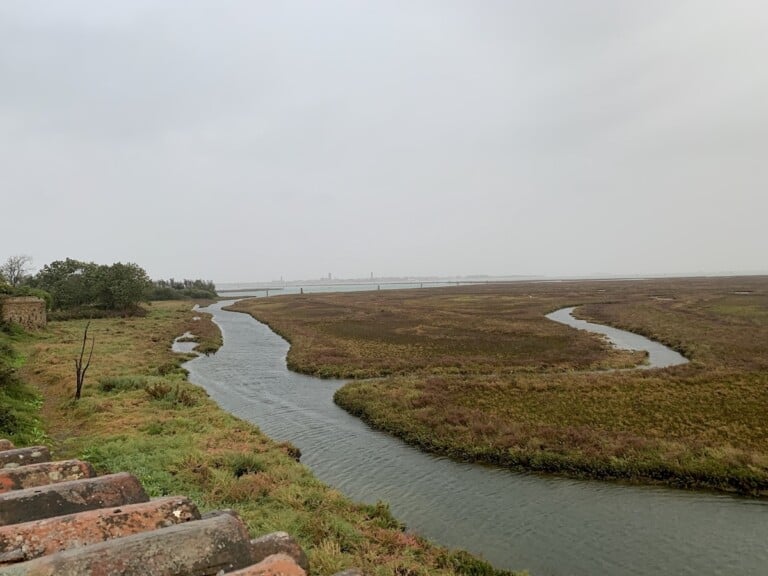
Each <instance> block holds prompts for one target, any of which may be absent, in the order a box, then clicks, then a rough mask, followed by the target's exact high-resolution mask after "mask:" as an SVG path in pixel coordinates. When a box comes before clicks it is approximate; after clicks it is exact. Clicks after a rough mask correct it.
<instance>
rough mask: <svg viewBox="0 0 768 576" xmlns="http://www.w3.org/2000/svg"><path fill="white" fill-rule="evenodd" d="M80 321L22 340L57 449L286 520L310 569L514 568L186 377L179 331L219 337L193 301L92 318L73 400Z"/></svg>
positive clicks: (420, 574)
mask: <svg viewBox="0 0 768 576" xmlns="http://www.w3.org/2000/svg"><path fill="white" fill-rule="evenodd" d="M195 318H197V319H195ZM84 325H85V322H84V321H66V322H51V323H49V325H48V328H47V330H46V331H44V332H41V333H38V334H37V335H34V336H28V337H26V338H25V339H23V340H22V341H20V342H19V344H18V349H19V351H20V352H21V353H23V355H24V356H25V357H26V364H25V365H24V367H23V369H22V371H21V373H22V376H23V378H24V380H26V381H27V382H28V383H29V384H30V385H33V386H34V387H35V388H36V389H37V390H38V391H39V392H40V394H41V397H42V398H44V402H43V405H42V414H41V415H42V421H43V422H44V423H45V432H46V433H47V434H48V437H47V438H35V440H36V441H43V442H46V443H48V444H50V445H52V447H53V448H54V455H55V456H56V457H59V458H67V457H83V458H85V459H87V460H90V461H91V462H92V463H94V465H96V466H97V468H98V469H99V471H100V472H102V473H107V472H116V471H121V470H126V471H129V472H132V473H133V474H135V475H136V476H138V477H139V479H140V480H141V481H142V484H143V485H144V487H145V488H146V489H147V491H148V492H149V493H150V495H152V496H162V495H172V494H186V495H189V496H190V497H192V498H193V499H194V500H195V501H196V503H197V504H198V505H199V506H200V507H201V508H203V509H205V510H210V509H221V508H235V509H236V510H237V511H238V512H239V513H240V515H241V516H242V518H243V519H244V520H245V522H246V523H247V524H248V526H249V528H250V530H251V533H252V535H258V534H263V533H267V532H273V531H279V530H285V531H288V532H290V533H291V534H293V535H294V536H296V538H298V539H299V540H300V542H301V543H302V545H303V546H304V547H305V549H306V550H307V552H308V555H309V557H310V563H311V566H312V574H318V575H323V574H331V573H335V572H337V571H340V570H342V569H345V568H348V567H351V566H358V567H361V568H362V569H363V570H364V571H365V573H366V574H371V575H372V576H403V575H408V576H428V575H433V574H434V575H442V576H449V575H469V574H472V575H483V576H504V575H511V574H512V573H511V572H508V571H503V570H495V569H493V568H492V567H491V566H489V565H488V564H487V563H485V562H482V561H480V560H478V559H477V558H474V557H472V556H470V555H469V554H467V553H465V552H460V551H459V552H457V551H449V550H446V549H444V548H440V547H437V546H434V545H432V544H430V543H429V542H427V541H425V540H424V539H422V538H420V537H418V536H416V535H413V534H409V533H406V532H405V531H404V529H403V527H402V526H401V525H400V524H399V523H398V522H397V520H395V519H394V518H393V517H392V516H391V514H390V513H389V508H388V507H387V506H386V504H378V505H362V504H355V503H353V502H350V501H349V500H348V499H346V498H345V497H343V496H342V495H341V494H340V493H339V492H337V491H335V490H332V489H331V488H329V487H328V486H326V485H325V484H323V483H321V482H320V481H318V480H317V479H316V478H315V477H314V476H313V475H312V474H311V472H310V471H309V470H308V469H307V468H306V467H304V466H302V465H301V464H299V463H298V462H296V460H295V458H296V456H297V450H296V448H295V447H293V446H291V445H289V444H285V443H283V444H278V443H275V442H274V441H272V440H270V439H269V438H267V437H266V436H264V435H263V434H262V433H261V432H260V431H259V429H258V428H257V427H256V426H253V425H251V424H249V423H247V422H244V421H243V420H240V419H238V418H235V417H234V416H231V415H229V414H227V413H226V412H224V411H223V410H221V409H220V408H219V407H218V406H217V405H216V404H215V403H214V402H213V401H212V400H210V399H209V398H208V396H207V395H206V393H205V391H204V390H202V389H201V388H199V387H197V386H194V385H192V384H190V383H189V382H187V381H186V373H185V371H184V370H183V369H182V368H180V363H181V361H182V360H183V356H182V357H180V355H178V354H173V353H172V352H171V350H170V345H171V342H172V341H173V339H174V338H175V337H177V336H179V335H181V334H184V333H185V332H187V331H189V332H192V333H193V334H195V335H196V336H197V337H198V339H199V340H200V348H202V349H203V350H206V351H212V350H215V349H217V348H218V347H219V346H220V344H221V335H220V333H219V330H218V328H217V327H216V326H215V325H214V324H213V323H212V322H211V321H210V317H209V316H207V315H205V314H200V313H198V312H193V311H191V310H190V303H189V302H186V303H183V302H162V303H154V304H153V305H152V306H151V307H150V308H149V310H148V311H147V314H146V315H145V316H144V317H134V318H103V319H95V320H93V321H92V322H91V328H90V332H89V333H90V334H93V335H94V336H95V339H96V345H95V350H94V356H93V362H92V365H91V368H90V370H89V372H88V377H87V379H86V382H85V386H84V389H83V397H82V398H81V399H80V400H79V401H74V400H72V396H73V393H74V370H73V365H72V359H73V357H74V356H75V355H76V353H77V352H78V351H79V349H80V348H79V347H80V344H81V340H82V333H83V327H84Z"/></svg>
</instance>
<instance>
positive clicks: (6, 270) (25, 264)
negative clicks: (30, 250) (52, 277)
mask: <svg viewBox="0 0 768 576" xmlns="http://www.w3.org/2000/svg"><path fill="white" fill-rule="evenodd" d="M30 270H32V257H31V256H25V255H23V254H20V255H18V256H11V257H10V258H8V260H6V261H5V264H3V265H2V266H0V276H2V277H3V278H4V279H5V281H6V282H8V284H10V285H11V286H18V285H20V284H21V283H22V281H23V280H24V279H25V278H27V276H29V274H28V272H29V271H30Z"/></svg>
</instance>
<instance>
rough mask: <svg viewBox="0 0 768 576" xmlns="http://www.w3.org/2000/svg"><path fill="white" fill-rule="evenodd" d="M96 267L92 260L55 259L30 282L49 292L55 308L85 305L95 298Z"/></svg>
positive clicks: (91, 302)
mask: <svg viewBox="0 0 768 576" xmlns="http://www.w3.org/2000/svg"><path fill="white" fill-rule="evenodd" d="M98 269H99V266H98V265H97V264H94V263H93V262H81V261H80V260H73V259H71V258H67V259H66V260H56V261H55V262H51V263H50V264H46V265H45V266H43V268H42V269H41V270H40V271H39V272H38V273H37V274H35V276H34V277H33V278H32V280H31V282H30V283H31V284H32V285H33V286H35V287H36V288H40V289H42V290H45V291H46V292H49V293H50V294H51V296H52V297H53V308H55V309H69V308H77V307H80V306H87V305H90V304H93V303H94V302H95V300H96V296H97V293H96V291H97V285H96V284H97V271H98Z"/></svg>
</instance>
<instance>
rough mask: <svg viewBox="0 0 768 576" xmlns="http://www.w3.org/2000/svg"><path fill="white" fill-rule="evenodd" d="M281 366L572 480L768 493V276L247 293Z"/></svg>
mask: <svg viewBox="0 0 768 576" xmlns="http://www.w3.org/2000/svg"><path fill="white" fill-rule="evenodd" d="M565 306H579V307H578V308H577V315H580V316H582V317H585V318H587V319H591V320H593V321H596V322H601V323H605V324H610V325H613V326H617V327H620V328H625V329H628V330H631V331H633V332H637V333H640V334H644V335H646V336H649V337H651V338H653V339H655V340H659V341H661V342H663V343H665V344H667V345H669V346H671V347H672V348H675V349H676V350H679V351H681V352H682V353H683V354H685V355H686V356H687V357H688V358H689V359H690V360H691V362H690V364H688V365H685V366H679V367H674V368H668V369H664V370H630V371H607V370H605V368H611V367H622V366H627V365H631V364H632V363H633V362H639V361H640V360H641V358H642V356H641V355H639V354H635V355H627V354H621V353H616V352H615V351H612V350H611V349H610V348H609V347H607V346H606V345H605V344H604V342H603V341H602V340H601V339H600V338H599V337H597V336H594V335H590V334H588V333H586V332H581V331H577V330H574V329H572V328H568V327H566V326H562V325H559V324H556V323H554V322H551V321H549V320H547V319H546V318H545V317H544V316H545V314H546V313H548V312H550V311H552V310H555V309H557V308H561V307H565ZM235 308H236V309H239V310H243V311H247V312H249V313H251V314H252V315H254V316H255V317H256V318H258V319H260V320H262V321H266V322H267V323H269V324H270V325H271V326H272V327H273V328H275V329H276V330H277V331H278V332H279V333H281V334H283V335H284V336H285V337H286V338H288V340H289V341H290V342H291V343H292V348H291V351H290V353H289V356H288V361H289V365H290V366H291V367H292V368H293V369H296V370H300V371H303V372H308V373H314V374H318V375H327V376H342V377H378V378H380V379H379V380H373V381H364V382H356V383H351V384H348V385H347V386H345V387H343V388H342V389H340V390H339V391H338V392H337V394H336V396H335V399H336V402H337V403H338V404H339V405H340V406H342V407H343V408H345V409H347V410H348V411H350V412H351V413H353V414H355V415H357V416H359V417H361V418H363V419H365V420H366V421H367V422H369V423H370V424H371V425H373V426H374V427H377V428H379V429H382V430H385V431H387V432H390V433H392V434H394V435H397V436H399V437H401V438H402V439H404V440H405V441H407V442H409V443H411V444H414V445H416V446H419V447H421V448H423V449H425V450H428V451H432V452H437V453H441V454H446V455H449V456H451V457H454V458H457V459H461V460H468V461H478V462H488V463H496V464H501V465H504V466H509V467H511V468H516V469H523V470H533V471H539V472H550V473H557V474H562V475H568V476H575V477H586V478H600V479H617V480H624V481H632V482H643V483H663V484H668V485H672V486H677V487H684V488H707V489H716V490H723V491H735V492H739V493H742V494H747V495H753V496H765V495H768V425H767V424H766V418H765V413H766V408H768V354H766V351H767V349H766V343H767V342H768V278H766V277H744V278H691V279H662V280H644V281H599V282H598V281H584V282H561V283H511V284H499V285H488V286H468V287H461V288H449V289H427V290H412V291H400V292H394V291H392V292H376V293H344V294H317V295H305V296H291V297H287V296H286V297H276V298H270V299H258V300H251V301H245V302H242V303H240V304H238V305H237V306H236V307H235Z"/></svg>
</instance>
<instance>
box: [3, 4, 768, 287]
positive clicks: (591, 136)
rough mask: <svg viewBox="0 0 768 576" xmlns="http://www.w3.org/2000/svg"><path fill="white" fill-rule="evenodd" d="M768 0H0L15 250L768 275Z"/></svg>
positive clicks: (198, 265) (205, 259)
mask: <svg viewBox="0 0 768 576" xmlns="http://www.w3.org/2000/svg"><path fill="white" fill-rule="evenodd" d="M767 56H768V2H765V0H754V1H752V0H732V1H727V0H722V1H717V2H715V1H711V0H693V1H675V0H662V1H656V0H651V1H646V0H644V1H642V2H641V1H639V0H638V1H629V0H626V1H619V0H579V1H578V2H575V1H573V0H522V1H515V0H506V1H498V2H495V1H475V0H471V1H470V0H466V1H451V0H434V1H431V0H422V1H419V0H416V1H414V0H403V1H395V0H382V1H378V2H373V1H357V0H356V1H312V2H299V1H283V0H279V1H278V0H275V1H273V2H255V1H245V0H240V1H237V0H231V1H221V0H217V1H215V2H214V1H212V0H211V1H208V2H201V1H190V0H179V1H165V2H158V1H154V0H153V1H136V0H131V1H122V0H121V1H105V0H93V1H90V2H87V1H65V0H50V1H36V0H2V1H1V2H0V196H1V197H0V261H4V260H5V259H6V258H7V257H8V256H10V255H13V254H28V255H30V256H32V257H33V259H34V264H35V265H36V266H37V267H40V266H42V265H43V264H46V263H48V262H51V261H53V260H57V259H63V258H65V257H72V258H77V259H80V260H88V261H91V260H93V261H96V262H98V263H105V264H107V263H112V262H115V261H123V262H128V261H131V262H136V263H138V264H140V265H142V266H143V267H144V268H145V269H146V270H147V271H148V272H149V274H150V275H151V276H153V277H156V278H157V277H170V276H173V277H177V278H180V277H189V278H197V277H202V278H208V279H213V280H215V281H217V282H226V281H239V280H271V279H278V278H280V277H281V276H282V277H284V278H285V279H300V278H305V279H306V278H315V277H319V276H327V274H328V273H329V272H330V273H332V274H333V275H334V276H335V277H365V276H368V275H370V273H371V272H373V273H374V274H375V275H377V276H395V275H397V276H400V275H466V274H494V275H512V274H536V275H553V276H559V275H593V274H603V273H608V274H651V273H660V274H663V273H692V272H705V273H718V272H729V271H746V272H758V271H768V258H767V257H766V254H767V253H768V251H767V250H766V249H767V248H768V226H766V217H767V216H768V187H767V186H766V185H767V184H768V65H767V64H766V57H767Z"/></svg>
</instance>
